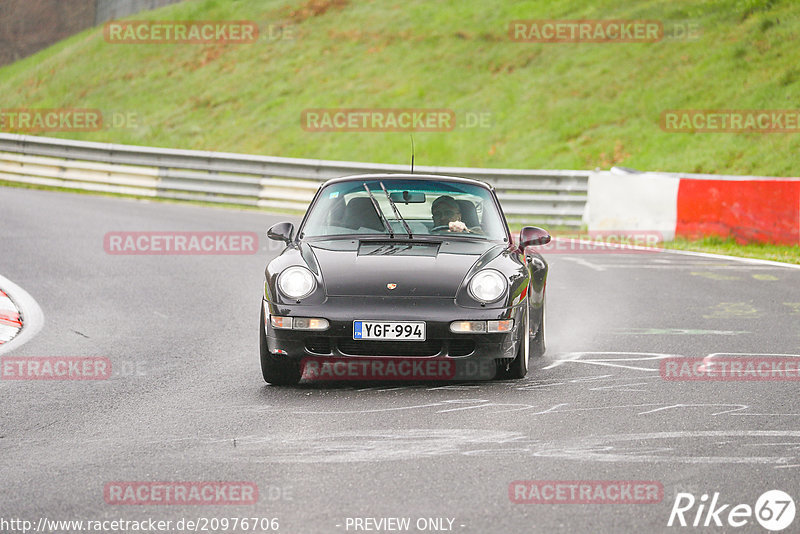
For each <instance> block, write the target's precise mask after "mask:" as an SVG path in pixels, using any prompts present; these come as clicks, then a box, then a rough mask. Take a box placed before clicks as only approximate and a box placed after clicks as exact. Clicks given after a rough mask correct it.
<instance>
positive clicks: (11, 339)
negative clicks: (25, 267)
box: [0, 275, 44, 354]
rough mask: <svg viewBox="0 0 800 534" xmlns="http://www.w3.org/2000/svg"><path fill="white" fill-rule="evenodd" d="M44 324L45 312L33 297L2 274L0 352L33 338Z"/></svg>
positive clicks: (0, 282) (0, 284)
mask: <svg viewBox="0 0 800 534" xmlns="http://www.w3.org/2000/svg"><path fill="white" fill-rule="evenodd" d="M43 325H44V314H43V313H42V309H41V308H40V307H39V304H37V302H36V301H35V300H34V299H33V297H31V296H30V295H29V294H28V292H27V291H25V290H24V289H22V288H21V287H19V286H18V285H17V284H15V283H14V282H12V281H11V280H9V279H8V278H5V277H4V276H1V275H0V354H3V353H5V352H8V351H10V350H12V349H13V348H16V347H19V346H20V345H22V344H23V343H25V342H27V341H28V340H30V339H31V338H33V336H35V335H36V334H37V333H38V332H39V330H41V329H42V326H43Z"/></svg>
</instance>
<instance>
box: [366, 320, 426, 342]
mask: <svg viewBox="0 0 800 534" xmlns="http://www.w3.org/2000/svg"><path fill="white" fill-rule="evenodd" d="M353 339H380V340H385V341H425V323H424V322H422V321H419V322H396V321H353Z"/></svg>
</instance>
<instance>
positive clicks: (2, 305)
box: [0, 289, 22, 345]
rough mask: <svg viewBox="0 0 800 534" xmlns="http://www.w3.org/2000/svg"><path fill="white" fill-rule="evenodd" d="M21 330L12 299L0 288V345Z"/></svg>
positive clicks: (20, 322)
mask: <svg viewBox="0 0 800 534" xmlns="http://www.w3.org/2000/svg"><path fill="white" fill-rule="evenodd" d="M20 330H22V319H21V318H20V315H19V310H18V309H17V306H16V305H15V304H14V301H13V300H11V299H10V298H9V296H8V295H7V294H6V293H5V291H3V290H2V289H0V345H2V344H4V343H6V342H7V341H11V340H12V339H13V338H14V337H16V335H17V334H18V333H19V331H20Z"/></svg>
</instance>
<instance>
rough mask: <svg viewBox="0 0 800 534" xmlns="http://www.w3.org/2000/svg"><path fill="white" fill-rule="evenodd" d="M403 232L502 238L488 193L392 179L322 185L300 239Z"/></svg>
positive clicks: (502, 230)
mask: <svg viewBox="0 0 800 534" xmlns="http://www.w3.org/2000/svg"><path fill="white" fill-rule="evenodd" d="M365 185H366V187H365ZM384 188H385V189H386V190H385V191H384ZM370 193H372V196H370ZM390 199H391V200H390ZM375 202H377V204H378V208H379V209H378V210H376V209H375ZM392 204H394V207H393V206H392ZM395 209H396V211H395ZM379 212H380V213H379ZM398 215H399V217H398ZM387 223H388V226H389V228H387ZM390 230H391V232H390ZM409 230H410V233H411V234H412V235H414V236H422V235H439V236H454V235H459V236H463V237H472V238H476V239H488V240H500V241H501V240H503V239H505V237H506V231H505V225H504V224H503V221H502V218H501V216H500V214H499V213H498V210H497V208H496V207H495V204H494V201H493V199H492V193H491V192H490V191H489V190H488V189H485V188H483V187H479V186H475V185H472V184H464V183H459V182H447V181H437V180H411V179H403V180H399V179H392V178H381V179H368V180H354V181H348V182H340V183H335V184H331V185H329V186H327V187H325V188H324V189H322V191H320V194H319V196H318V197H317V201H316V202H315V203H314V205H313V206H312V207H311V211H310V212H309V214H308V218H307V219H306V223H305V225H304V226H303V236H304V237H325V236H337V235H352V234H376V235H379V234H383V235H389V234H390V233H391V234H394V235H395V237H403V236H405V237H407V236H408V234H409Z"/></svg>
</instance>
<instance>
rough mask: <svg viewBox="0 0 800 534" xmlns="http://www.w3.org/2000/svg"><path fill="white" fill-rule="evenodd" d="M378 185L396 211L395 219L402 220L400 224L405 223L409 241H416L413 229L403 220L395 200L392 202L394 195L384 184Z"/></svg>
mask: <svg viewBox="0 0 800 534" xmlns="http://www.w3.org/2000/svg"><path fill="white" fill-rule="evenodd" d="M378 183H379V184H381V189H383V192H384V193H386V198H388V199H389V205H390V206H391V207H392V210H394V215H395V217H397V218H398V219H399V220H400V222H402V223H403V226H404V227H405V229H406V232H408V238H409V239H414V236H413V235H411V228H409V226H408V223H407V222H406V220H405V219H404V218H403V216H402V215H400V210H398V209H397V206H396V205H395V204H394V200H392V195H390V194H389V191H387V190H386V186H384V185H383V182H378Z"/></svg>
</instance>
